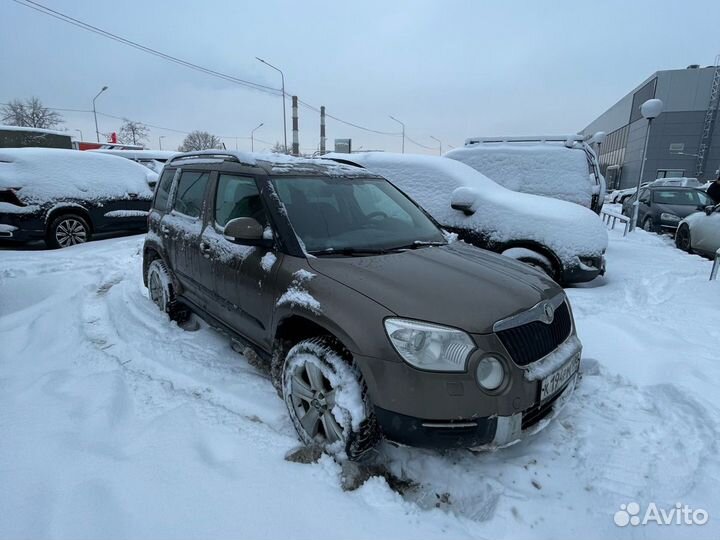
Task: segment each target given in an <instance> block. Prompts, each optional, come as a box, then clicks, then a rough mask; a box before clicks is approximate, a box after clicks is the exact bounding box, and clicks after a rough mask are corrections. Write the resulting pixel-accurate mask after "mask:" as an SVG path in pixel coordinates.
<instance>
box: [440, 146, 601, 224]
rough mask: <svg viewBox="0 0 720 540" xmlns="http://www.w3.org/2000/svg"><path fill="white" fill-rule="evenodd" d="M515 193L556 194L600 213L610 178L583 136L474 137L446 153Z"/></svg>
mask: <svg viewBox="0 0 720 540" xmlns="http://www.w3.org/2000/svg"><path fill="white" fill-rule="evenodd" d="M445 157H448V158H451V159H455V160H458V161H462V162H463V163H465V164H467V165H470V166H471V167H472V168H473V169H476V170H478V171H480V172H481V173H482V174H484V175H486V176H488V177H489V178H492V179H493V180H494V181H495V182H497V183H498V184H500V185H501V186H504V187H506V188H508V189H511V190H513V191H520V192H523V193H530V194H533V195H542V196H545V197H552V198H555V199H560V200H563V201H568V202H572V203H576V204H579V205H581V206H585V207H587V208H590V209H591V210H593V211H594V212H595V213H598V214H599V213H600V210H601V209H602V205H603V202H604V199H605V178H604V177H603V176H602V174H600V167H599V164H598V161H597V157H596V155H595V152H594V151H593V150H592V148H590V146H589V145H588V144H587V143H585V142H584V141H583V139H582V137H581V136H579V135H570V136H567V137H544V136H537V137H474V138H470V139H467V140H466V141H465V146H464V147H463V148H456V149H454V150H450V151H449V152H447V153H445Z"/></svg>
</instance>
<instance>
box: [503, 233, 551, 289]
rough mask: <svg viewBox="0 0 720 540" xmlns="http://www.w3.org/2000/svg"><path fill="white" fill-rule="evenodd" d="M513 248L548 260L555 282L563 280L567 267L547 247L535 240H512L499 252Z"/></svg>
mask: <svg viewBox="0 0 720 540" xmlns="http://www.w3.org/2000/svg"><path fill="white" fill-rule="evenodd" d="M511 248H525V249H529V250H530V251H535V252H537V253H538V254H540V255H542V256H543V257H545V258H546V259H548V260H549V261H550V264H552V267H553V272H554V274H555V280H556V281H557V280H559V279H561V278H562V276H563V272H564V268H565V266H564V265H563V263H562V261H561V260H560V257H558V256H557V255H556V254H555V252H554V251H553V250H552V249H550V248H549V247H547V246H546V245H544V244H541V243H540V242H536V241H534V240H511V241H510V242H506V243H504V244H502V245H501V246H500V249H499V250H498V252H499V253H502V252H503V251H505V250H507V249H511Z"/></svg>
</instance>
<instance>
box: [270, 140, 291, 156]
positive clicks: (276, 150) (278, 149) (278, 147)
mask: <svg viewBox="0 0 720 540" xmlns="http://www.w3.org/2000/svg"><path fill="white" fill-rule="evenodd" d="M270 151H271V152H272V153H273V154H288V153H289V152H288V151H287V148H285V145H283V144H280V142H276V143H275V146H273V147H272V148H271V149H270Z"/></svg>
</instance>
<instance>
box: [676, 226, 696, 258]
mask: <svg viewBox="0 0 720 540" xmlns="http://www.w3.org/2000/svg"><path fill="white" fill-rule="evenodd" d="M675 245H676V246H677V247H678V249H682V250H683V251H687V252H688V253H692V241H691V237H690V227H688V226H687V225H686V224H683V225H681V226H680V227H679V228H678V230H677V232H676V233H675Z"/></svg>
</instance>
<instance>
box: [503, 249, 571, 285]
mask: <svg viewBox="0 0 720 540" xmlns="http://www.w3.org/2000/svg"><path fill="white" fill-rule="evenodd" d="M502 254H503V255H505V256H506V257H510V258H511V259H515V260H516V261H520V262H522V263H525V264H527V265H528V266H532V267H533V268H536V269H538V270H540V271H541V272H544V273H545V274H547V275H548V276H549V277H550V279H554V280H555V281H557V279H558V277H559V276H558V275H557V272H556V271H555V267H554V266H553V263H552V261H550V259H548V258H547V257H546V256H545V255H542V254H540V253H538V252H537V251H534V250H532V249H527V248H509V249H506V250H505V251H503V252H502Z"/></svg>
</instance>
